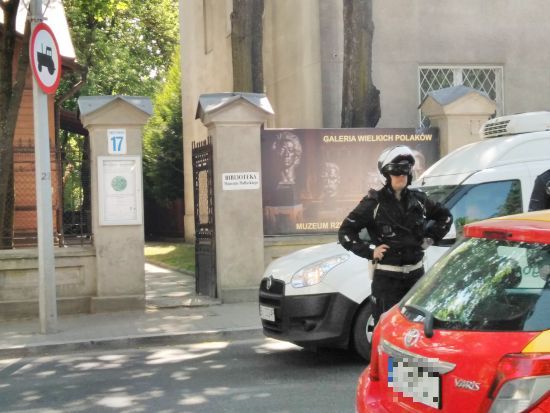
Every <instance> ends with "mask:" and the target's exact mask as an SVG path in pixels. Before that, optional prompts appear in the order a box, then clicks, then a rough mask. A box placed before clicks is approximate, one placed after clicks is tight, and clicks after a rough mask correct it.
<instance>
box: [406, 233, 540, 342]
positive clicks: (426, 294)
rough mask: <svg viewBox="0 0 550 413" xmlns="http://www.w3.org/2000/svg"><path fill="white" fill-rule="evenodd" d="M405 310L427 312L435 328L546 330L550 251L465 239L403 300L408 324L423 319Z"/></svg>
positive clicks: (498, 241) (507, 243)
mask: <svg viewBox="0 0 550 413" xmlns="http://www.w3.org/2000/svg"><path fill="white" fill-rule="evenodd" d="M409 306H413V307H416V308H421V309H423V310H424V313H425V314H430V313H431V315H433V318H434V323H433V327H434V329H438V328H441V329H450V330H455V329H456V330H476V331H540V330H545V329H548V328H550V317H549V316H548V315H549V314H550V246H549V245H547V244H535V243H526V242H509V241H505V240H496V239H483V238H467V239H464V240H463V241H462V242H461V243H459V244H458V245H457V246H456V247H455V248H453V249H452V250H451V251H449V252H448V253H447V254H446V255H444V256H443V257H442V258H441V259H440V260H439V261H438V262H437V263H436V264H435V265H434V266H433V267H432V268H431V270H430V271H429V272H428V273H427V274H426V275H425V276H424V277H423V278H422V279H421V280H420V281H419V282H418V283H417V284H416V285H415V287H414V288H413V289H412V290H411V291H410V292H409V293H408V294H407V296H405V298H404V299H403V300H402V301H401V309H402V312H403V314H404V315H405V316H406V317H408V318H409V319H411V320H412V321H420V319H421V318H422V316H421V315H419V313H418V312H414V313H413V312H411V311H410V310H409V309H408V307H409ZM409 308H410V307H409ZM419 318H420V319H419Z"/></svg>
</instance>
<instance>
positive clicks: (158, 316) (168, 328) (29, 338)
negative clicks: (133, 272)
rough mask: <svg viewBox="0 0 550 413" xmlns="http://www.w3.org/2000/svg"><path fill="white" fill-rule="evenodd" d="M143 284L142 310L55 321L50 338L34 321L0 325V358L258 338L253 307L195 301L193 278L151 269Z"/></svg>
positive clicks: (254, 304) (255, 305)
mask: <svg viewBox="0 0 550 413" xmlns="http://www.w3.org/2000/svg"><path fill="white" fill-rule="evenodd" d="M145 279H146V291H147V293H146V303H147V306H146V307H147V308H146V309H145V310H144V311H142V310H140V311H122V312H114V313H100V314H76V315H67V316H58V319H57V332H55V333H51V334H41V333H40V320H39V319H32V320H15V321H0V358H6V357H22V356H26V355H39V354H40V355H41V354H50V353H55V352H65V351H74V350H80V349H93V348H112V347H119V348H120V347H122V348H128V347H138V346H144V345H152V344H157V345H160V344H178V343H179V344H183V343H196V342H201V341H212V340H220V339H228V337H229V336H236V337H250V336H254V337H261V336H262V333H261V321H260V318H259V315H258V303H257V302H247V303H237V304H221V303H220V302H219V300H215V299H211V298H208V297H201V296H197V295H196V294H195V292H194V290H195V280H194V277H193V276H191V275H187V274H182V273H179V272H176V271H172V270H167V269H164V268H160V267H157V266H154V265H151V264H145Z"/></svg>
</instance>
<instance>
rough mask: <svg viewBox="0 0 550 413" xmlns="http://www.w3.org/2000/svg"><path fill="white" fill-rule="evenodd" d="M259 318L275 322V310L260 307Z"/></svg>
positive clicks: (263, 306)
mask: <svg viewBox="0 0 550 413" xmlns="http://www.w3.org/2000/svg"><path fill="white" fill-rule="evenodd" d="M260 318H261V319H262V320H267V321H272V322H275V310H274V309H273V308H272V307H266V306H265V305H260Z"/></svg>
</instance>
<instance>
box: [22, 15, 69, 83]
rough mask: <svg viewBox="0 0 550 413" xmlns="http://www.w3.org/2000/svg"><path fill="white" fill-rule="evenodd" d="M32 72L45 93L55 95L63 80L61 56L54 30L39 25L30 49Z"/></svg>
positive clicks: (33, 35)
mask: <svg viewBox="0 0 550 413" xmlns="http://www.w3.org/2000/svg"><path fill="white" fill-rule="evenodd" d="M29 52H30V56H29V57H30V61H31V66H32V71H33V73H34V77H35V78H36V82H37V83H38V85H39V86H40V89H42V90H43V91H44V93H47V94H51V93H55V91H56V90H57V87H58V86H59V80H60V79H61V55H60V54H59V47H58V45H57V41H56V40H55V36H54V34H53V31H52V29H50V27H49V26H48V25H47V24H45V23H39V24H37V25H36V27H35V28H34V30H33V32H32V36H31V42H30V47H29Z"/></svg>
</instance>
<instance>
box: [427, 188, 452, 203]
mask: <svg viewBox="0 0 550 413" xmlns="http://www.w3.org/2000/svg"><path fill="white" fill-rule="evenodd" d="M457 187H458V185H438V186H423V187H421V188H419V189H421V190H422V191H423V192H425V193H426V195H428V197H429V198H430V199H431V200H432V201H435V202H441V203H443V202H444V201H445V200H446V199H447V198H448V197H449V195H450V194H451V193H452V192H453V191H454V190H455V189H456V188H457Z"/></svg>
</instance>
